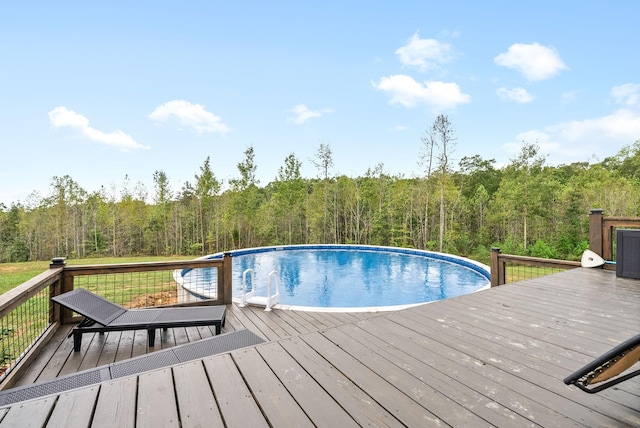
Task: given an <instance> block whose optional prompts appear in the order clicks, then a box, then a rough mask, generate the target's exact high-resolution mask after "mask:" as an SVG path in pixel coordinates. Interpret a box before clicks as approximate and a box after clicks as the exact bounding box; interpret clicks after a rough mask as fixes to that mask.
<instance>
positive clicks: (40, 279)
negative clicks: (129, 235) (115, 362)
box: [0, 254, 232, 389]
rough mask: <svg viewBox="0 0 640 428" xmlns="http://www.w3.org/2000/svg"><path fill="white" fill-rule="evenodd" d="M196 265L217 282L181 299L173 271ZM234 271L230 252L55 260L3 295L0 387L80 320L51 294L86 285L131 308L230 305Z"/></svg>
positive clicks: (195, 286)
mask: <svg viewBox="0 0 640 428" xmlns="http://www.w3.org/2000/svg"><path fill="white" fill-rule="evenodd" d="M197 268H200V269H198V271H199V272H201V271H206V272H208V274H207V279H208V280H210V281H213V283H214V284H215V285H216V287H214V288H213V289H206V290H204V289H199V288H198V287H202V281H199V282H198V283H194V284H191V286H190V287H189V288H190V289H191V290H192V291H193V292H194V293H196V294H197V295H198V296H200V297H205V296H206V297H207V299H205V300H202V299H196V300H194V301H189V300H190V299H188V298H186V297H185V296H182V298H180V292H184V291H183V288H182V287H180V286H178V284H177V282H176V281H175V280H174V276H173V275H174V272H176V271H179V270H182V269H197ZM231 272H232V257H231V254H225V255H224V257H222V258H220V259H202V260H185V261H170V262H150V263H124V264H109V265H87V266H80V265H77V266H67V265H66V264H65V261H64V259H60V258H56V259H53V260H52V263H51V265H50V268H49V270H47V271H46V272H43V273H41V274H40V275H38V276H36V277H35V278H33V279H30V280H29V281H27V282H25V283H23V284H21V285H19V286H17V287H16V288H14V289H12V290H10V291H8V292H6V293H4V294H2V295H0V359H1V360H2V361H0V367H1V369H0V389H5V388H9V387H11V386H12V385H13V383H14V382H15V379H17V378H19V377H20V376H21V375H22V374H23V372H24V370H26V369H27V368H28V365H29V363H30V359H31V356H35V355H36V354H37V353H38V352H37V351H38V350H39V349H40V348H41V347H42V346H44V345H45V344H46V343H47V342H48V341H49V339H50V338H51V336H52V335H53V334H54V333H55V332H56V331H57V330H58V328H59V327H60V325H61V324H66V323H70V322H76V321H79V318H78V317H77V316H74V314H73V313H72V312H71V311H70V310H68V309H61V308H60V307H59V306H58V305H54V304H52V302H51V297H53V296H56V295H58V294H61V293H64V292H67V291H71V290H73V289H74V288H86V289H88V290H91V291H93V292H95V293H96V294H98V295H101V296H103V297H105V298H107V299H108V300H111V301H113V302H114V303H117V304H120V305H122V306H125V307H129V308H131V307H151V306H155V307H160V306H162V307H166V306H196V305H217V304H229V303H231V300H232V289H231V280H232V275H231ZM187 294H188V293H187Z"/></svg>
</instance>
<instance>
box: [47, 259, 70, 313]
mask: <svg viewBox="0 0 640 428" xmlns="http://www.w3.org/2000/svg"><path fill="white" fill-rule="evenodd" d="M66 264H67V263H66V262H65V260H64V257H54V258H53V259H51V263H49V269H58V268H63V270H64V267H65V265H66ZM63 282H64V276H63V275H61V276H60V279H59V280H58V281H56V282H55V283H54V284H51V285H50V286H49V322H50V323H52V324H53V323H55V322H59V323H60V324H62V318H61V313H60V306H59V305H56V304H54V303H53V301H51V297H54V296H57V295H59V294H61V293H62V287H63Z"/></svg>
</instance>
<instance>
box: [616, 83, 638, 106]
mask: <svg viewBox="0 0 640 428" xmlns="http://www.w3.org/2000/svg"><path fill="white" fill-rule="evenodd" d="M611 95H612V96H613V98H615V100H616V102H617V103H618V104H622V105H625V106H630V107H631V106H637V105H640V85H639V84H637V83H627V84H625V85H620V86H614V87H613V88H612V89H611Z"/></svg>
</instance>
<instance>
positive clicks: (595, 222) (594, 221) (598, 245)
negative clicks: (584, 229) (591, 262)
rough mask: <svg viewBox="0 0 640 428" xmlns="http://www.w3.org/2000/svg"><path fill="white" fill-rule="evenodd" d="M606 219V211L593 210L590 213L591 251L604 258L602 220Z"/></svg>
mask: <svg viewBox="0 0 640 428" xmlns="http://www.w3.org/2000/svg"><path fill="white" fill-rule="evenodd" d="M603 218H604V210H601V209H593V210H591V212H590V213H589V249H590V250H591V251H593V252H594V253H596V254H597V255H599V256H600V257H602V256H603V246H602V244H603V236H604V230H602V220H603Z"/></svg>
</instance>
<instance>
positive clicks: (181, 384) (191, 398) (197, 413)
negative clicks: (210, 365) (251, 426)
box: [173, 361, 224, 428]
mask: <svg viewBox="0 0 640 428" xmlns="http://www.w3.org/2000/svg"><path fill="white" fill-rule="evenodd" d="M173 379H174V383H175V387H176V397H177V399H178V408H179V409H180V421H181V422H182V427H184V428H187V427H203V426H207V427H224V423H223V421H222V417H221V416H220V412H219V411H218V406H216V400H215V398H214V396H213V392H212V391H211V386H210V385H209V381H208V379H207V374H206V372H205V369H204V366H203V365H202V362H201V361H194V362H192V363H189V364H184V365H181V366H178V367H174V369H173Z"/></svg>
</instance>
